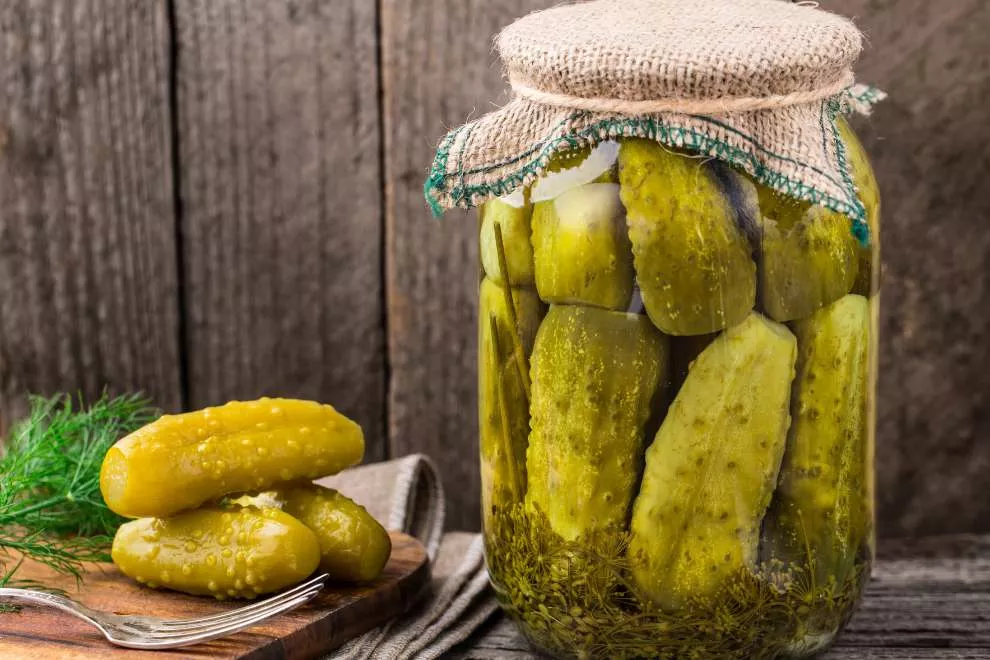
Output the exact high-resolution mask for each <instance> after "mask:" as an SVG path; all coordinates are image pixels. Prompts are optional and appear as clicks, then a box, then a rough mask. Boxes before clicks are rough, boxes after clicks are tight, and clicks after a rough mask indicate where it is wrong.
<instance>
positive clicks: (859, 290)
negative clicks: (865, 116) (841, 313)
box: [836, 117, 880, 297]
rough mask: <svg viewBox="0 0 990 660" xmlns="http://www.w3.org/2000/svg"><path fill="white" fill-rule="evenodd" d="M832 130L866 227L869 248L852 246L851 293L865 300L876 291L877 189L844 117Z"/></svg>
mask: <svg viewBox="0 0 990 660" xmlns="http://www.w3.org/2000/svg"><path fill="white" fill-rule="evenodd" d="M836 126H837V127H838V129H839V137H840V138H841V139H842V144H843V145H844V146H845V148H846V162H848V163H849V168H850V170H851V171H852V178H853V184H854V185H855V186H856V193H857V195H859V201H861V202H863V206H865V207H866V224H867V225H868V226H869V227H870V244H869V245H867V246H865V247H864V246H862V245H857V246H856V253H857V256H858V260H859V268H858V269H857V272H856V283H855V284H854V285H853V288H852V292H853V293H856V294H859V295H861V296H867V297H869V296H872V295H874V294H875V293H876V292H877V291H879V290H880V187H879V186H878V185H877V177H876V175H875V174H874V173H873V166H872V165H870V159H869V157H868V156H867V155H866V149H864V148H863V143H862V142H860V141H859V138H858V137H857V136H856V133H855V132H854V131H853V129H852V127H851V126H850V125H849V122H848V121H846V118H845V117H837V118H836Z"/></svg>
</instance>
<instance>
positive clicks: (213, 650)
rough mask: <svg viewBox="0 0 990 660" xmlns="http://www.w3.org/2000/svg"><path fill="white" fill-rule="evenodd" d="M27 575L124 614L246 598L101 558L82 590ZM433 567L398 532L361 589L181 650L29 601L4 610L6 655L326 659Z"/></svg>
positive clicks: (206, 607)
mask: <svg viewBox="0 0 990 660" xmlns="http://www.w3.org/2000/svg"><path fill="white" fill-rule="evenodd" d="M21 570H22V571H23V573H22V574H21V575H22V577H30V578H33V579H37V580H39V581H42V582H44V583H45V584H50V585H52V586H53V587H59V588H62V589H64V590H65V591H66V593H67V594H68V595H69V596H70V597H72V598H73V599H75V600H78V601H80V602H82V603H83V604H85V605H88V606H89V607H92V608H94V609H98V610H104V611H108V612H116V613H118V614H144V615H149V616H158V617H162V618H166V617H167V618H176V619H179V618H189V617H199V616H207V615H210V614H219V613H222V612H224V611H227V610H230V609H235V608H237V607H241V606H243V605H245V604H247V603H246V601H233V602H231V601H225V602H219V601H216V600H213V599H210V598H202V597H196V596H186V595H184V594H179V593H175V592H169V591H159V590H153V589H146V588H143V587H140V586H139V585H137V584H136V583H135V582H133V581H131V580H130V579H129V578H127V577H125V576H124V575H123V574H121V573H120V572H119V571H117V569H116V567H114V566H113V564H93V565H91V568H90V569H89V570H88V571H87V573H86V577H85V580H84V582H83V584H82V586H81V587H80V588H79V589H77V588H76V585H75V581H74V580H73V579H72V578H71V577H70V578H66V577H64V576H55V577H53V575H52V573H51V571H50V569H47V568H46V567H44V566H39V565H28V564H27V563H25V565H24V566H23V567H22V569H21ZM429 582H430V567H429V560H428V559H427V556H426V549H425V548H424V547H423V545H422V544H421V543H420V542H419V541H417V540H416V539H414V538H412V537H411V536H407V535H405V534H400V533H397V532H393V533H392V556H391V558H390V559H389V562H388V565H387V566H386V567H385V571H384V572H383V573H382V575H381V577H380V578H378V579H377V580H375V581H374V582H372V583H370V584H368V585H363V586H361V587H353V586H343V585H335V584H328V585H327V587H326V588H325V589H324V591H323V593H322V594H321V595H319V596H317V597H316V598H314V599H313V600H311V601H310V602H309V603H307V604H306V605H303V606H302V607H300V608H299V609H296V610H293V611H291V612H288V613H286V614H281V615H278V616H276V617H274V618H273V619H270V620H268V621H266V622H263V623H262V624H261V625H258V626H256V627H254V628H249V629H247V630H244V631H242V632H239V633H237V634H235V635H233V636H231V637H227V638H224V639H218V640H214V641H212V642H206V643H203V644H198V645H196V646H187V647H185V648H180V649H174V650H172V651H137V650H131V649H122V648H120V647H117V646H113V645H111V644H110V643H109V642H107V641H106V640H105V639H104V638H103V635H102V634H101V633H100V632H99V631H98V630H97V629H96V628H93V627H92V626H90V625H89V624H87V623H85V622H83V621H80V620H79V619H76V618H75V617H73V616H71V615H69V614H66V613H63V612H60V611H58V610H55V609H51V608H44V607H35V606H27V605H26V606H24V607H23V609H22V610H21V611H20V613H14V614H0V658H4V660H8V659H10V660H14V659H16V660H20V659H22V658H23V659H25V660H41V659H43V658H58V659H59V660H63V659H64V660H79V659H83V658H85V659H91V658H117V657H120V658H125V659H127V660H130V659H132V658H133V659H151V658H156V659H158V660H163V659H164V658H227V659H233V658H237V659H238V660H240V659H246V658H250V659H251V660H273V659H275V658H284V659H286V660H298V659H302V658H314V657H320V656H322V655H323V654H325V653H327V652H328V651H330V650H332V649H335V648H337V647H338V646H340V645H341V644H343V643H344V642H346V641H347V640H349V639H352V638H353V637H356V636H357V635H360V634H361V633H363V632H366V631H368V630H371V629H372V628H374V627H376V626H378V625H380V624H382V623H384V622H386V621H388V620H390V619H392V618H394V617H397V616H399V615H401V614H402V613H403V612H405V611H406V610H407V609H409V607H411V606H412V605H413V604H414V603H415V602H416V601H417V600H418V599H419V598H420V597H421V596H423V595H425V593H426V591H427V589H428V588H429Z"/></svg>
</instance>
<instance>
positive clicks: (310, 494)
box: [272, 484, 392, 582]
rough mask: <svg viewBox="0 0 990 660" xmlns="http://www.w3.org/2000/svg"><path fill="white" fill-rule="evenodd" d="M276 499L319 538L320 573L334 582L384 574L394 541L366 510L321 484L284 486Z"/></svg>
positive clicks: (370, 578)
mask: <svg viewBox="0 0 990 660" xmlns="http://www.w3.org/2000/svg"><path fill="white" fill-rule="evenodd" d="M272 496H273V497H274V498H275V499H276V500H278V501H280V502H281V503H282V510H283V511H285V512H286V513H287V514H289V515H290V516H293V517H294V518H296V519H298V520H299V522H301V523H302V524H304V525H305V526H306V527H308V528H309V529H311V530H312V531H313V533H315V534H316V538H317V540H318V541H319V544H320V569H321V570H323V571H326V573H327V574H328V575H329V576H330V577H331V578H332V579H334V580H340V581H343V582H367V581H368V580H374V579H375V578H376V577H378V576H379V575H380V574H381V572H382V569H383V568H385V564H386V562H388V557H389V554H390V553H391V552H392V540H391V539H390V538H389V536H388V532H387V531H385V528H384V527H382V525H381V523H379V522H378V521H377V520H375V519H374V518H372V517H371V514H370V513H368V512H367V510H365V508H364V507H363V506H361V505H360V504H358V503H357V502H355V501H354V500H351V499H349V498H347V497H344V496H343V495H341V494H340V493H339V492H337V491H336V490H333V489H332V488H326V487H324V486H320V485H317V484H295V485H291V486H284V487H282V488H279V489H278V490H276V491H274V492H273V493H272Z"/></svg>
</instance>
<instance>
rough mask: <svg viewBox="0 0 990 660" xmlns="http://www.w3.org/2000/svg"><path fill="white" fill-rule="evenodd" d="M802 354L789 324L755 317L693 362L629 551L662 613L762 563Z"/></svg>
mask: <svg viewBox="0 0 990 660" xmlns="http://www.w3.org/2000/svg"><path fill="white" fill-rule="evenodd" d="M796 352H797V350H796V342H795V339H794V336H793V335H792V334H791V333H790V331H789V330H788V329H787V328H786V327H784V326H783V325H780V324H778V323H774V322H773V321H769V320H767V319H765V318H763V317H762V316H760V315H759V314H756V313H752V314H750V316H749V317H747V318H746V320H745V321H743V322H742V323H740V324H739V325H737V326H734V327H732V328H729V329H728V330H726V331H725V332H724V333H722V335H720V336H719V337H718V338H717V339H716V340H715V341H713V342H712V343H711V345H709V346H708V347H707V348H706V349H705V350H704V351H703V352H702V353H701V355H700V356H699V357H698V358H697V360H695V362H694V364H693V366H692V367H691V369H690V372H689V373H688V377H687V379H686V380H685V381H684V385H683V386H682V387H681V390H680V392H678V394H677V397H676V398H675V400H674V402H673V404H671V407H670V410H669V412H668V414H667V417H666V419H665V420H664V421H663V424H662V425H661V427H660V431H659V432H658V433H657V436H656V439H655V440H654V442H653V444H652V445H651V446H650V448H649V449H648V450H647V452H646V469H645V471H644V474H643V482H642V486H641V487H640V490H639V495H638V496H637V497H636V502H635V505H634V507H633V515H632V523H631V526H630V530H631V534H632V540H631V543H630V547H629V553H630V560H631V565H632V578H633V581H634V583H635V584H636V586H637V587H638V588H639V589H640V590H641V591H642V592H643V593H644V594H646V595H647V596H648V597H649V598H650V599H652V600H653V601H654V602H656V603H657V604H658V605H659V606H661V607H663V608H664V609H667V610H676V609H679V608H681V607H684V606H685V605H687V604H689V603H690V602H691V601H692V600H700V601H705V600H706V599H711V598H713V597H716V596H717V595H718V594H719V591H720V589H721V588H722V587H723V586H724V585H726V584H728V583H729V582H730V581H731V580H732V579H734V578H736V577H737V576H738V575H739V574H740V573H742V572H744V571H751V570H753V569H754V568H755V567H756V562H757V558H758V553H757V550H758V543H759V532H760V524H761V522H762V521H763V516H764V513H765V511H766V509H767V506H768V504H769V503H770V496H771V494H772V493H773V488H774V485H775V484H776V480H777V472H778V469H779V467H780V461H781V457H782V455H783V452H784V441H785V437H786V433H787V426H788V423H789V419H790V417H789V414H788V403H789V400H790V388H791V379H792V377H793V375H794V361H795V356H796Z"/></svg>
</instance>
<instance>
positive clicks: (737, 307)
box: [619, 139, 756, 335]
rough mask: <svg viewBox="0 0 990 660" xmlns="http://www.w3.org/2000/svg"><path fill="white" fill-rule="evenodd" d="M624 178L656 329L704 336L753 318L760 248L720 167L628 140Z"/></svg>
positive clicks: (622, 160)
mask: <svg viewBox="0 0 990 660" xmlns="http://www.w3.org/2000/svg"><path fill="white" fill-rule="evenodd" d="M727 176H738V175H735V174H734V173H728V174H727ZM619 180H620V183H621V190H620V195H621V198H622V202H623V204H625V207H626V213H627V219H626V222H627V223H628V226H629V238H630V239H631V242H632V251H633V257H634V262H635V267H636V277H637V281H638V283H639V288H640V291H641V294H642V298H643V305H644V306H645V308H646V312H647V314H649V317H650V319H652V320H653V322H654V323H655V324H656V326H657V327H658V328H660V330H662V331H663V332H665V333H667V334H669V335H702V334H708V333H712V332H715V331H718V330H722V329H724V328H726V327H729V326H732V325H735V324H737V323H740V322H741V321H742V320H743V319H744V318H746V315H747V314H749V312H750V310H751V309H752V308H753V305H754V301H755V299H756V265H755V264H754V262H753V257H752V252H753V249H752V247H751V245H750V243H749V241H748V239H747V237H746V235H745V233H744V231H743V229H742V228H741V227H740V218H739V213H738V209H735V208H734V207H733V205H732V204H731V202H730V199H729V197H728V196H727V194H726V191H725V190H723V187H722V185H721V184H720V182H719V180H718V178H717V177H716V175H715V173H714V169H713V168H712V167H711V166H710V165H708V164H707V163H706V162H705V160H704V159H701V158H697V157H692V156H687V155H683V154H679V153H675V152H673V151H670V150H669V149H667V148H666V147H663V146H661V145H659V144H657V143H656V142H653V141H650V140H643V139H627V140H625V141H623V142H622V145H621V147H620V150H619Z"/></svg>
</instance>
